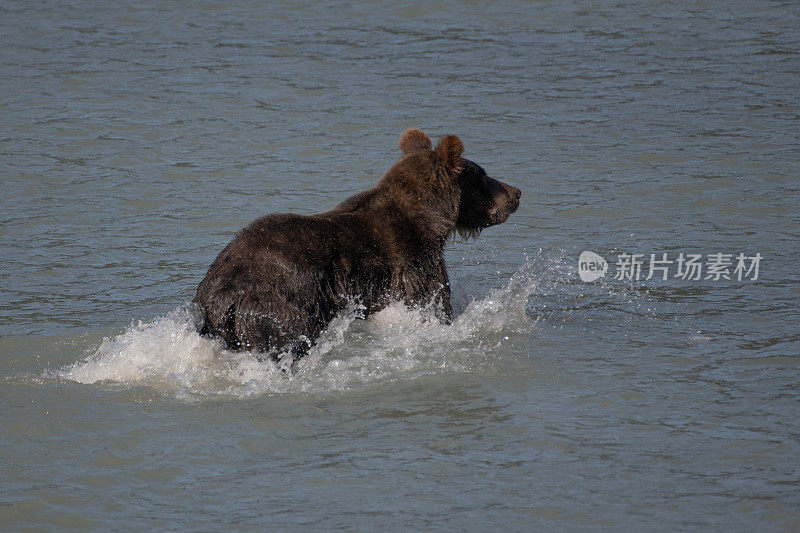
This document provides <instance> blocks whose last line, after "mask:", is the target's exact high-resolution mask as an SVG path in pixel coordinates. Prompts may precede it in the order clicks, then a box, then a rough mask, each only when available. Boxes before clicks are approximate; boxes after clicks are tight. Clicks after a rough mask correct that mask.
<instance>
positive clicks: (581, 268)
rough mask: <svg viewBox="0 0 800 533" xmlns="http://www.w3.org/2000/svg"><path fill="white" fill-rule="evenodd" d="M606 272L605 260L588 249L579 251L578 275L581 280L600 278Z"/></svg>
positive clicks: (606, 264)
mask: <svg viewBox="0 0 800 533" xmlns="http://www.w3.org/2000/svg"><path fill="white" fill-rule="evenodd" d="M606 272H608V263H606V260H605V259H603V258H602V257H600V256H599V255H597V254H596V253H594V252H590V251H588V250H586V251H584V252H581V256H580V257H579V258H578V275H579V276H580V277H581V281H594V280H596V279H599V278H602V277H604V276H605V275H606Z"/></svg>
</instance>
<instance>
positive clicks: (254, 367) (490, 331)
mask: <svg viewBox="0 0 800 533" xmlns="http://www.w3.org/2000/svg"><path fill="white" fill-rule="evenodd" d="M551 266H552V265H550V267H551ZM550 267H548V262H547V261H534V260H531V259H528V261H526V263H525V264H524V265H523V266H522V267H520V269H519V270H518V271H517V272H516V273H515V274H514V275H513V276H512V278H511V279H510V281H509V282H508V284H507V285H506V286H505V287H502V288H500V289H495V290H492V291H489V293H488V294H486V295H485V296H483V297H482V298H478V299H474V300H472V301H471V302H470V303H469V304H468V305H467V306H466V309H465V310H464V312H463V313H462V314H461V315H459V316H458V317H456V318H455V319H454V320H453V323H452V324H450V325H444V324H441V323H440V322H439V321H438V320H437V319H436V318H435V317H434V314H433V311H432V309H427V308H421V309H408V308H407V307H406V306H404V305H403V304H400V303H395V304H392V305H390V306H389V307H387V308H386V309H383V310H382V311H380V312H378V313H375V314H374V315H372V316H371V317H369V319H367V320H360V319H359V315H360V311H359V309H358V308H357V307H356V306H353V307H351V308H349V309H347V310H346V311H344V312H342V313H340V314H339V315H338V316H337V317H336V318H335V319H334V320H333V321H332V322H331V323H330V324H329V326H328V328H327V330H326V331H325V332H324V333H323V334H322V335H321V336H320V338H319V339H318V341H317V344H316V345H315V346H314V347H313V348H312V349H311V350H310V352H309V354H308V355H307V356H306V357H304V358H303V359H302V360H300V361H299V362H298V363H297V365H296V368H295V371H294V372H292V373H286V372H284V371H283V369H281V368H280V367H279V366H278V365H276V364H275V363H272V362H259V361H257V360H256V358H255V355H254V354H252V353H247V352H231V351H228V350H226V349H224V347H223V345H222V343H220V342H218V341H215V340H213V339H208V338H204V337H201V336H199V335H198V334H197V333H196V330H195V325H194V319H193V316H192V313H191V312H190V309H189V307H188V306H181V307H179V308H177V309H175V310H173V311H171V312H169V313H168V314H167V315H166V316H163V317H159V318H156V319H154V320H152V321H150V322H139V323H137V324H134V325H132V326H131V327H129V328H128V329H127V330H126V331H124V332H123V333H121V334H119V335H117V336H115V337H110V338H105V339H104V340H103V341H102V342H101V344H100V346H99V347H98V348H97V349H96V350H95V351H94V352H93V353H92V354H91V355H89V356H88V357H86V359H84V360H83V361H78V362H76V363H74V364H72V365H70V366H68V367H65V368H62V369H60V370H57V371H52V372H50V376H52V377H57V378H61V379H66V380H70V381H75V382H79V383H84V384H95V383H99V384H109V385H123V386H147V387H153V388H155V389H157V390H159V391H162V392H164V393H166V394H174V395H177V396H181V397H198V396H199V397H203V396H219V395H223V396H234V397H245V396H252V395H261V394H276V393H287V392H301V391H309V392H322V391H337V390H349V389H354V388H360V387H364V386H368V385H369V384H372V383H378V382H381V381H385V380H407V379H414V378H416V377H419V376H422V375H425V374H431V373H436V372H441V371H470V370H474V369H476V368H477V367H479V366H481V365H485V364H491V358H492V357H493V355H497V354H498V353H500V352H502V351H503V350H504V341H507V340H508V335H510V334H520V333H522V334H524V333H525V332H526V331H529V330H530V327H531V325H532V321H531V320H530V317H528V316H526V302H527V300H528V297H529V295H531V294H532V293H533V291H534V289H535V287H536V285H537V284H538V283H539V282H540V280H541V279H542V278H543V275H544V272H546V271H547V270H549V268H550Z"/></svg>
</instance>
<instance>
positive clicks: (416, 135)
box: [397, 128, 431, 154]
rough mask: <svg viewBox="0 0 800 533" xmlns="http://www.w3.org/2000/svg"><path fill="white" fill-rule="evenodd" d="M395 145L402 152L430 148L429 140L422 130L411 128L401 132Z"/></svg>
mask: <svg viewBox="0 0 800 533" xmlns="http://www.w3.org/2000/svg"><path fill="white" fill-rule="evenodd" d="M397 146H398V147H399V148H400V149H401V150H402V151H403V153H404V154H407V153H410V152H416V151H417V150H430V149H431V140H430V138H429V137H428V136H427V135H425V133H424V132H422V131H420V130H418V129H416V128H411V129H408V130H406V131H404V132H403V135H401V136H400V140H399V141H398V142H397Z"/></svg>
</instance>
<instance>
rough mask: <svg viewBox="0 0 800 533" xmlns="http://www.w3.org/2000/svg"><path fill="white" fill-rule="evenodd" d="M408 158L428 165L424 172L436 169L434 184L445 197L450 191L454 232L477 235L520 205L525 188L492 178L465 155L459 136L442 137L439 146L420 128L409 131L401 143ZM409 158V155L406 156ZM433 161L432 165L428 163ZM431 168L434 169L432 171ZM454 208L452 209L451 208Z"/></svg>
mask: <svg viewBox="0 0 800 533" xmlns="http://www.w3.org/2000/svg"><path fill="white" fill-rule="evenodd" d="M398 145H399V147H400V149H401V150H402V151H403V153H404V154H405V156H407V158H408V162H409V163H410V162H411V161H417V162H418V163H417V164H416V165H415V167H416V168H420V167H419V166H418V165H420V164H421V163H423V164H422V166H423V167H426V170H425V171H422V174H426V173H427V172H431V171H432V176H431V178H432V179H431V183H430V184H429V186H431V185H434V184H435V188H436V189H437V190H439V191H440V192H439V193H438V194H435V195H438V196H444V194H443V192H444V191H445V190H446V191H447V192H448V193H450V194H449V195H448V196H451V197H452V199H453V202H454V203H457V206H456V208H455V209H453V210H452V215H451V216H452V218H451V226H450V230H449V231H450V232H451V233H452V232H454V231H458V232H459V233H460V234H461V235H462V236H464V237H474V236H476V235H478V234H479V233H480V232H481V230H483V229H484V228H488V227H489V226H494V225H496V224H501V223H503V222H505V221H506V219H507V218H508V216H509V215H510V214H511V213H513V212H514V211H516V210H517V208H518V207H519V199H520V196H521V195H522V193H521V191H520V190H519V189H517V188H516V187H512V186H510V185H506V184H505V183H503V182H501V181H498V180H496V179H494V178H491V177H489V176H488V175H487V174H486V171H485V170H484V169H483V167H481V166H480V165H478V164H477V163H475V162H473V161H470V160H469V159H465V158H463V157H462V153H463V151H464V145H463V143H462V142H461V139H459V138H458V137H457V136H455V135H446V136H444V137H442V139H441V140H440V141H439V143H438V144H437V145H436V148H435V149H433V150H432V149H431V148H432V147H431V141H430V139H429V138H428V136H427V135H426V134H425V133H423V132H422V131H420V130H417V129H410V130H406V131H405V133H403V135H402V137H401V138H400V142H399V143H398ZM404 159H406V158H404ZM427 162H430V165H427V164H424V163H427ZM428 169H430V170H428ZM448 211H450V210H448Z"/></svg>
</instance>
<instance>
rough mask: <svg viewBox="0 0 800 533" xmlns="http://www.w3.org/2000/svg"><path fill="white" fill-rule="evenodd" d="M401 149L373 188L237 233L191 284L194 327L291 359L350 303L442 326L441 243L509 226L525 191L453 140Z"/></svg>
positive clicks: (422, 141) (416, 138)
mask: <svg viewBox="0 0 800 533" xmlns="http://www.w3.org/2000/svg"><path fill="white" fill-rule="evenodd" d="M398 146H399V148H400V149H401V151H402V152H403V155H402V157H401V159H400V161H398V162H397V163H396V164H395V165H394V166H392V168H390V169H389V171H388V172H386V174H384V175H383V177H382V178H381V179H380V181H379V182H378V184H377V185H376V186H375V187H373V188H372V189H370V190H367V191H364V192H362V193H359V194H356V195H355V196H352V197H350V198H348V199H346V200H345V201H343V202H342V203H341V204H339V205H338V206H336V207H334V208H333V209H331V210H330V211H325V212H323V213H318V214H315V215H295V214H274V215H267V216H264V217H261V218H258V219H256V220H255V221H253V222H252V223H251V224H250V225H249V226H247V227H246V228H244V229H243V230H242V231H241V232H240V233H239V234H238V235H237V236H236V237H235V238H234V239H233V240H232V241H231V242H230V243H229V244H228V245H227V246H226V247H225V249H224V250H222V252H221V253H220V254H219V256H218V257H217V258H216V260H215V261H214V262H213V263H212V265H211V267H210V268H209V270H208V273H207V274H206V276H205V278H204V279H203V281H202V282H201V283H200V285H199V286H198V288H197V294H196V296H195V298H194V303H195V304H196V305H197V309H198V311H199V314H200V323H199V329H200V332H201V333H202V334H207V335H212V336H217V337H220V338H221V339H222V340H223V341H224V342H225V343H226V345H227V347H228V348H231V349H248V350H255V351H258V352H263V353H265V354H269V356H270V357H272V358H277V357H278V355H280V354H281V353H287V354H289V355H290V356H291V357H292V358H293V359H297V358H299V357H301V356H302V355H303V354H304V353H305V352H306V351H307V349H308V347H309V346H311V345H312V344H313V342H314V339H315V338H316V337H317V336H318V335H319V333H320V332H321V331H322V330H323V329H324V328H325V326H327V324H328V323H329V322H330V320H331V319H332V318H333V317H334V316H335V315H336V313H338V312H339V311H340V310H342V309H343V308H345V307H346V306H347V305H348V304H350V303H355V302H357V303H360V304H361V305H363V306H364V307H365V311H364V312H365V314H369V313H372V312H375V311H377V310H379V309H381V308H382V307H384V306H386V304H387V303H388V302H389V301H391V300H400V301H404V302H405V303H406V304H407V305H409V306H416V305H425V304H428V303H431V302H432V303H433V304H434V305H435V306H436V308H437V309H438V311H439V314H440V317H441V318H442V320H445V321H446V320H449V318H450V316H451V313H452V311H451V307H450V285H449V281H448V277H447V270H446V268H445V264H444V256H443V250H444V244H445V242H446V240H447V238H448V237H450V236H451V235H453V234H454V233H455V232H456V231H458V232H460V233H461V234H462V235H465V236H475V235H477V234H478V233H479V232H480V230H481V229H483V228H485V227H488V226H491V225H494V224H499V223H502V222H504V221H505V219H506V218H507V217H508V215H510V214H511V213H513V212H514V211H515V210H516V209H517V206H518V205H519V197H520V191H519V190H518V189H516V188H514V187H511V186H509V185H506V184H504V183H501V182H499V181H496V180H493V179H492V178H489V177H488V176H486V173H485V171H484V170H483V169H482V168H481V167H480V166H479V165H477V164H475V163H473V162H472V161H469V160H467V159H464V158H462V157H461V154H462V152H463V149H464V148H463V144H462V142H461V140H460V139H459V138H458V137H456V136H455V135H447V136H445V137H443V138H442V139H441V140H440V141H439V143H438V144H437V145H436V148H435V149H433V150H432V149H431V141H430V139H429V138H428V136H427V135H426V134H425V133H423V132H422V131H420V130H417V129H410V130H407V131H406V132H404V133H403V135H402V137H401V138H400V141H399V142H398Z"/></svg>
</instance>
